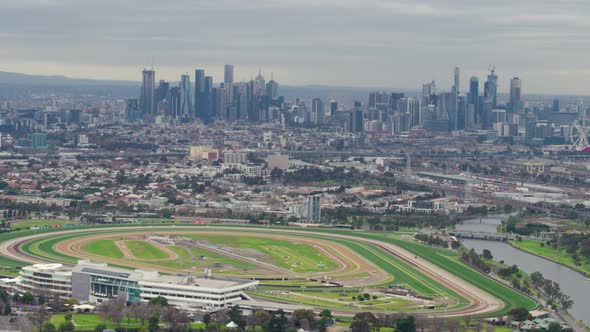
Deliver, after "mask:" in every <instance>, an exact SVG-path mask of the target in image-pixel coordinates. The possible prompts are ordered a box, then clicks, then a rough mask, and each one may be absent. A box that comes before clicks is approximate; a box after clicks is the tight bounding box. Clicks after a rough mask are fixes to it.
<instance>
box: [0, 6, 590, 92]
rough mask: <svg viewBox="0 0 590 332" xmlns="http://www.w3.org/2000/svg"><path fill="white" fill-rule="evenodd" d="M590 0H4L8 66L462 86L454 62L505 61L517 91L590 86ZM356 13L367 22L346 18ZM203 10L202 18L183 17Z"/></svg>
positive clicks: (123, 74) (115, 75)
mask: <svg viewBox="0 0 590 332" xmlns="http://www.w3.org/2000/svg"><path fill="white" fill-rule="evenodd" d="M588 6H589V5H588V4H585V3H583V2H580V1H568V6H564V5H563V4H560V5H555V4H552V3H551V2H545V1H534V2H533V1H520V2H519V3H516V4H513V3H508V2H506V1H500V2H495V3H494V4H491V5H487V6H485V7H482V8H479V7H481V6H479V5H477V6H476V5H474V4H472V3H470V2H466V1H459V0H448V1H444V2H443V1H438V2H433V1H418V2H407V1H385V0H372V1H358V0H347V1H339V2H335V1H332V0H320V1H314V2H311V1H297V2H293V1H285V0H282V1H257V2H256V3H255V4H254V5H252V6H250V7H251V8H249V7H248V6H245V5H244V4H243V3H241V2H239V1H235V0H226V1H222V2H219V3H217V2H215V3H214V2H183V3H182V8H183V10H172V9H171V8H165V6H164V5H162V4H159V3H156V2H153V1H142V2H141V5H140V3H139V2H137V1H133V0H132V1H126V2H125V3H115V2H104V1H101V2H99V1H85V2H84V4H79V3H77V2H73V1H71V0H26V1H13V0H9V1H3V2H2V4H0V9H2V10H1V11H0V12H1V14H0V18H2V20H1V22H2V23H0V26H1V27H2V31H3V33H2V36H3V39H4V45H5V47H4V50H3V57H4V59H3V64H2V65H1V66H0V70H5V71H13V72H22V73H32V74H51V75H62V74H63V75H66V76H69V77H80V78H95V79H125V80H134V81H135V80H136V72H137V71H138V70H141V68H142V65H143V64H148V65H149V64H151V63H153V64H154V67H155V68H156V69H157V71H158V72H159V77H158V79H165V80H170V81H176V80H177V79H178V77H179V76H180V73H184V72H189V73H190V72H192V71H193V70H194V69H195V68H202V69H204V70H206V71H207V72H208V73H210V75H211V76H213V77H218V81H220V78H221V77H223V70H224V68H223V62H226V63H232V64H234V65H235V67H236V73H235V77H234V80H235V81H247V80H249V79H250V77H251V76H254V75H256V73H257V71H258V68H260V67H262V68H263V69H264V72H265V74H266V75H267V76H268V74H269V73H271V72H273V73H274V74H275V76H276V77H279V78H280V80H281V82H283V83H284V84H286V85H309V84H311V85H316V84H317V85H333V86H358V87H394V88H415V87H419V86H420V85H421V84H422V83H423V82H425V81H430V80H435V81H436V82H437V85H439V86H440V87H441V88H442V89H445V90H450V89H451V86H452V85H453V78H452V76H451V75H449V74H448V73H449V72H450V71H452V68H454V67H460V68H461V81H463V82H467V81H468V79H469V77H471V76H477V77H479V78H480V80H482V81H483V80H484V75H485V74H486V72H487V70H488V69H489V68H490V67H492V66H494V65H495V66H496V68H497V69H498V74H499V76H500V78H501V79H500V81H499V91H500V92H502V93H505V92H508V91H509V79H507V78H509V77H515V76H518V77H520V78H521V79H522V80H523V82H526V87H527V88H526V89H525V91H523V92H526V93H542V94H583V95H587V94H588V93H587V90H586V88H585V87H586V86H588V85H589V84H590V78H589V77H590V75H588V69H586V67H587V65H588V60H587V59H586V57H584V53H585V52H584V51H583V46H580V45H583V40H584V38H585V36H587V35H588V30H589V25H588V24H587V23H586V22H585V20H584V17H583V15H580V13H583V12H584V10H586V11H587V10H588V9H589V8H588ZM507 8H510V9H511V10H510V11H507V10H506V9H507ZM173 9H178V7H175V8H173ZM129 12H134V13H135V12H137V13H136V14H134V15H127V14H126V13H129ZM513 12H518V13H519V15H513V14H511V13H513ZM73 13H76V15H73ZM113 13H115V14H113ZM285 13H288V15H286V14H285ZM328 14H329V15H328ZM351 14H354V15H355V21H356V22H357V23H358V24H355V25H350V24H348V23H346V22H348V20H345V18H347V17H350V15H351ZM25 17H26V18H27V26H24V27H23V26H22V24H21V23H20V22H22V21H23V19H24V18H25ZM41 17H51V18H53V19H51V20H49V22H46V20H41ZM186 17H191V20H184V19H183V18H186ZM36 18H39V19H36ZM219 20H222V21H223V22H224V26H223V27H220V26H219V24H217V22H218V21H219ZM195 21H199V22H202V23H201V24H200V26H199V27H200V29H186V26H185V23H182V22H195ZM291 21H296V22H305V24H302V23H299V24H289V22H291ZM37 22H39V23H37ZM41 22H42V25H41ZM121 22H124V23H121ZM292 23H295V22H292ZM271 26H272V28H270V27H271ZM466 26H468V27H469V29H466V28H465V27H466ZM74 27H75V29H74ZM294 27H295V28H294ZM197 30H198V31H197ZM31 45H34V48H35V50H37V52H31V47H33V46H31ZM580 47H582V50H580ZM571 49H576V50H577V51H576V52H570V51H568V50H571ZM312 50H313V51H312ZM557 57H558V58H559V59H560V61H555V59H556V58H557ZM465 84H466V83H463V84H462V85H463V86H465ZM463 90H464V89H463Z"/></svg>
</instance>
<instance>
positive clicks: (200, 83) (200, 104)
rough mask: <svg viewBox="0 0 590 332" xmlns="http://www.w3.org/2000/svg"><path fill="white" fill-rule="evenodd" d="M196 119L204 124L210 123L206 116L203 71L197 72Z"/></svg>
mask: <svg viewBox="0 0 590 332" xmlns="http://www.w3.org/2000/svg"><path fill="white" fill-rule="evenodd" d="M194 96H195V102H194V104H195V117H196V118H197V119H199V120H201V121H203V123H205V124H207V123H209V119H208V118H207V116H206V112H205V105H206V100H205V99H206V96H205V71H204V70H203V69H197V70H195V94H194Z"/></svg>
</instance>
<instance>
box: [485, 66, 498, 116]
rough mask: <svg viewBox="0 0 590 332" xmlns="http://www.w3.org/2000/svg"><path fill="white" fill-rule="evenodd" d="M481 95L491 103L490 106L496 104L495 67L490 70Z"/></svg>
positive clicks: (496, 78)
mask: <svg viewBox="0 0 590 332" xmlns="http://www.w3.org/2000/svg"><path fill="white" fill-rule="evenodd" d="M483 97H484V99H488V100H489V101H490V102H491V103H492V108H496V106H498V76H497V75H496V68H492V69H491V70H490V74H489V75H488V80H487V81H486V82H485V84H484V95H483Z"/></svg>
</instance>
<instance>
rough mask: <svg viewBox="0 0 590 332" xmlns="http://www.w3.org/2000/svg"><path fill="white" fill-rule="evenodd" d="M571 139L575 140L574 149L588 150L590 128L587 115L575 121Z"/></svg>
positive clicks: (589, 148)
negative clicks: (589, 127)
mask: <svg viewBox="0 0 590 332" xmlns="http://www.w3.org/2000/svg"><path fill="white" fill-rule="evenodd" d="M570 140H571V142H573V145H572V151H588V152H590V145H589V144H588V128H587V127H586V116H585V115H584V117H582V118H581V119H578V120H576V121H574V124H573V125H572V129H571V132H570Z"/></svg>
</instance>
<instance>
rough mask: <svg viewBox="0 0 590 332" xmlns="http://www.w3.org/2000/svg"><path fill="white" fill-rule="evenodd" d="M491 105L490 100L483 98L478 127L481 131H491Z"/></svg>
mask: <svg viewBox="0 0 590 332" xmlns="http://www.w3.org/2000/svg"><path fill="white" fill-rule="evenodd" d="M493 108H494V107H493V104H492V100H491V99H486V98H484V101H483V104H482V107H481V117H480V125H481V128H482V129H486V130H489V129H492V110H493Z"/></svg>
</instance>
